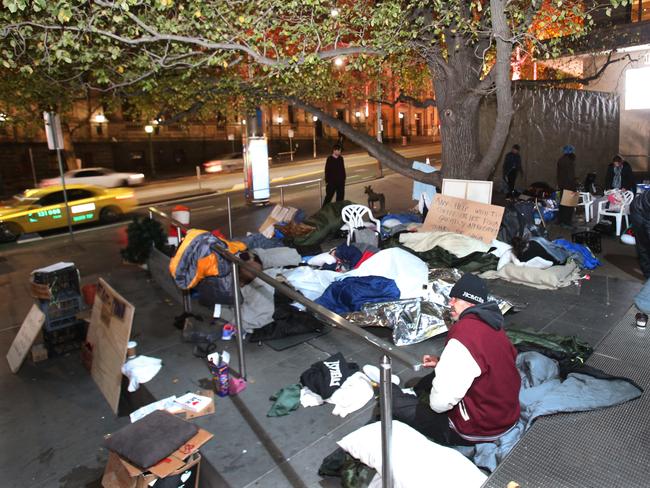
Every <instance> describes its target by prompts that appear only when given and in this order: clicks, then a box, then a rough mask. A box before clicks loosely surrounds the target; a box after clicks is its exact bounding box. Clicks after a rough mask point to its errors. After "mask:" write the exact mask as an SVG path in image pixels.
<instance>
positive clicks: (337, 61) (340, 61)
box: [334, 57, 343, 67]
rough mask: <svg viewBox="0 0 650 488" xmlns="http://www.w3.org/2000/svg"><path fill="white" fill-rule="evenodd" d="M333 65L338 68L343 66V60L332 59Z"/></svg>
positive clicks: (339, 58)
mask: <svg viewBox="0 0 650 488" xmlns="http://www.w3.org/2000/svg"><path fill="white" fill-rule="evenodd" d="M334 65H335V66H338V67H341V66H343V58H341V57H338V58H336V59H334Z"/></svg>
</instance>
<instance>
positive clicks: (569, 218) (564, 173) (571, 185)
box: [557, 144, 578, 227]
mask: <svg viewBox="0 0 650 488" xmlns="http://www.w3.org/2000/svg"><path fill="white" fill-rule="evenodd" d="M562 153H563V155H562V157H561V158H560V159H558V161H557V186H558V188H559V189H560V190H561V191H562V192H564V190H570V191H576V189H577V186H578V185H577V183H576V155H575V148H574V147H573V146H572V145H570V144H567V145H566V146H564V147H563V148H562ZM574 211H575V208H574V207H567V206H565V205H560V209H559V211H558V214H559V215H558V219H559V221H560V225H561V226H563V227H572V226H573V213H574Z"/></svg>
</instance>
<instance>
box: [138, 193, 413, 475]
mask: <svg viewBox="0 0 650 488" xmlns="http://www.w3.org/2000/svg"><path fill="white" fill-rule="evenodd" d="M230 210H231V208H230V199H229V200H228V227H229V231H230V237H231V238H232V217H231V214H230ZM154 215H156V216H158V217H160V218H162V219H165V220H167V221H168V222H170V223H171V224H172V225H173V226H175V227H176V229H177V231H178V236H179V240H180V239H181V236H182V234H181V231H187V230H188V229H187V228H186V227H185V226H184V225H183V224H182V223H180V222H178V221H177V220H175V219H173V218H172V217H171V216H170V215H167V214H166V213H165V212H162V211H160V210H158V209H157V208H156V207H149V217H150V218H152V219H153V216H154ZM213 250H214V251H215V252H216V253H217V254H219V256H220V257H222V258H223V259H225V260H227V261H228V262H230V264H231V265H232V280H233V290H234V312H235V327H236V329H237V333H236V338H237V350H238V355H239V373H240V375H241V376H242V378H244V379H246V377H247V374H246V360H245V357H244V341H243V332H244V330H243V324H242V317H241V305H242V303H241V296H240V292H239V267H240V266H241V267H243V268H244V269H245V270H247V271H248V272H250V273H252V274H253V275H254V276H255V277H256V278H259V279H261V280H262V281H264V282H265V283H267V284H269V285H270V286H272V287H273V288H274V289H275V290H277V291H279V292H280V293H282V294H283V295H285V296H286V297H288V298H290V299H292V300H294V301H296V302H298V303H300V304H302V305H303V306H304V307H305V308H306V309H307V310H309V311H310V312H312V313H313V314H314V315H316V317H317V318H318V319H319V320H321V321H322V322H324V323H325V324H327V325H329V326H331V327H335V328H340V329H344V330H346V331H347V332H349V333H351V334H353V335H355V336H357V337H359V338H361V339H363V340H364V341H366V342H367V343H369V344H371V345H372V346H373V347H375V348H376V349H377V350H378V351H380V352H381V353H382V354H383V356H382V358H381V362H380V365H379V366H380V367H379V372H380V380H379V407H380V408H379V410H380V416H381V432H382V483H383V486H384V487H385V488H392V486H393V476H392V467H391V444H392V443H391V439H392V420H393V411H392V391H391V388H392V386H391V385H392V382H391V376H392V359H398V360H400V361H402V362H403V363H405V364H406V365H408V366H409V367H410V368H412V369H413V370H414V371H419V370H420V369H421V368H422V362H421V360H420V359H419V358H417V357H415V356H414V355H412V354H410V353H407V352H405V351H402V350H400V349H398V348H397V346H395V345H394V344H392V343H389V342H387V341H384V340H383V339H381V338H379V337H377V336H376V335H374V334H371V333H369V332H366V330H365V329H363V328H361V327H359V326H356V325H353V324H352V323H350V322H349V321H347V320H346V319H344V318H343V317H341V316H340V315H338V314H336V313H334V312H332V311H331V310H329V309H327V308H325V307H323V306H322V305H319V304H317V303H315V302H313V301H311V300H309V299H308V298H306V297H305V296H304V295H302V294H301V293H300V292H298V291H296V290H294V289H293V288H290V287H289V286H287V285H285V284H284V283H282V282H280V281H278V280H276V279H274V278H272V277H270V276H269V275H267V274H266V273H264V272H263V271H259V270H257V269H256V268H254V267H253V266H251V265H250V264H248V263H247V262H246V261H244V260H242V259H240V258H239V257H237V256H235V255H234V254H231V253H230V252H228V251H227V250H226V249H223V248H220V247H215V248H213ZM183 306H184V307H186V311H189V310H187V307H189V306H190V305H189V294H188V293H184V300H183Z"/></svg>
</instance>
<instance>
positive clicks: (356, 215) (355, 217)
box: [341, 205, 381, 246]
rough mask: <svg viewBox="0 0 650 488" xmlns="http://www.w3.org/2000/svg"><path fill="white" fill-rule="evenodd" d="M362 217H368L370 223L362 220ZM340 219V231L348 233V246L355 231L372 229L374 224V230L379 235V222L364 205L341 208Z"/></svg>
mask: <svg viewBox="0 0 650 488" xmlns="http://www.w3.org/2000/svg"><path fill="white" fill-rule="evenodd" d="M364 215H367V216H368V219H369V220H370V222H365V221H364V220H363V217H364ZM341 218H342V219H343V222H344V224H343V226H342V227H341V230H347V231H348V246H349V245H350V242H351V241H352V236H353V235H354V231H355V230H356V229H360V228H362V227H372V225H373V223H374V225H375V230H376V231H377V232H378V233H379V234H381V222H380V221H379V220H377V219H376V218H374V217H373V215H372V211H371V210H370V209H369V208H368V207H366V206H365V205H347V206H345V207H343V210H341Z"/></svg>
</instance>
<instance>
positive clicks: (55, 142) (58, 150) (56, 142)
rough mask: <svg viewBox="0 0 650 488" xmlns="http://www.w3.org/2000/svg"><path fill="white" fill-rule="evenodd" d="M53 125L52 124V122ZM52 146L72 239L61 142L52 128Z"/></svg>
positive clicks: (51, 118)
mask: <svg viewBox="0 0 650 488" xmlns="http://www.w3.org/2000/svg"><path fill="white" fill-rule="evenodd" d="M55 119H56V115H55V113H54V112H50V120H52V121H54V120H55ZM52 123H53V124H54V122H52ZM51 132H52V144H53V146H54V147H55V148H56V159H57V160H58V162H59V173H60V174H61V186H62V187H63V202H64V204H65V213H66V215H67V217H68V232H69V233H70V237H71V238H72V239H74V235H73V233H72V217H71V216H70V205H68V192H67V190H66V189H65V177H64V176H63V160H62V158H61V148H60V143H61V142H63V141H59V140H58V139H57V137H56V135H57V134H56V133H57V130H56V128H55V127H52V131H51Z"/></svg>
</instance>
